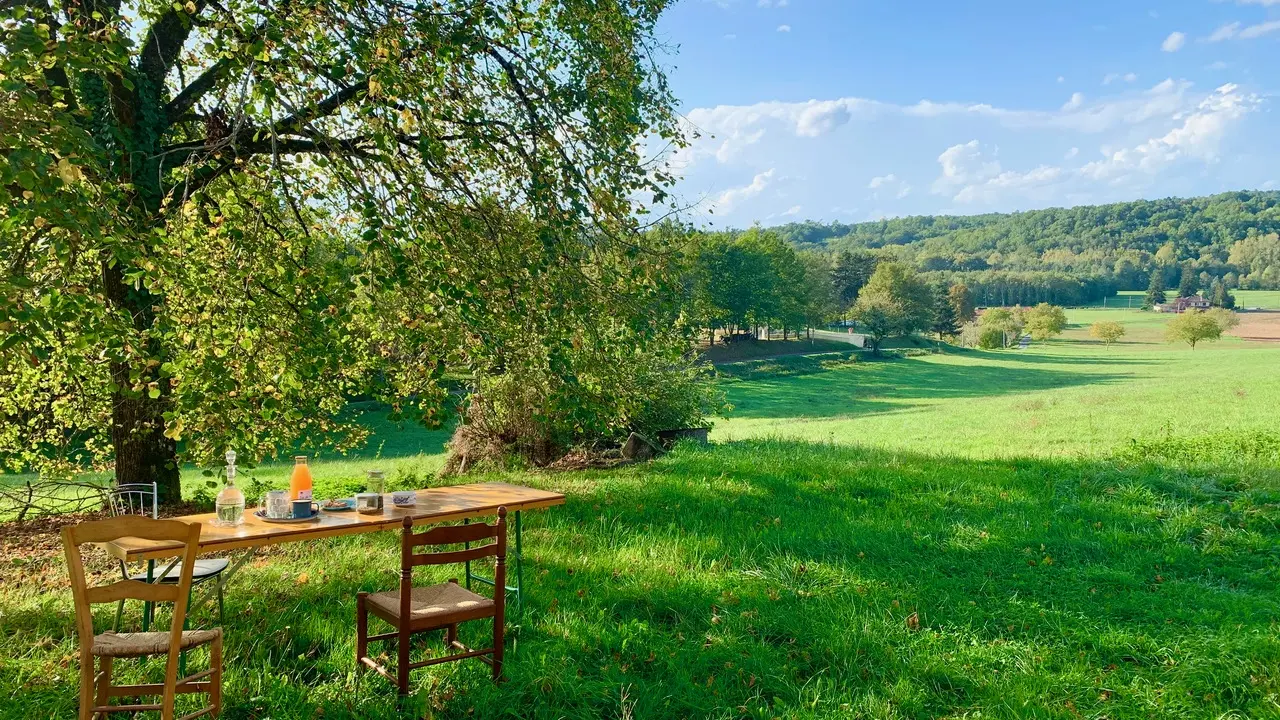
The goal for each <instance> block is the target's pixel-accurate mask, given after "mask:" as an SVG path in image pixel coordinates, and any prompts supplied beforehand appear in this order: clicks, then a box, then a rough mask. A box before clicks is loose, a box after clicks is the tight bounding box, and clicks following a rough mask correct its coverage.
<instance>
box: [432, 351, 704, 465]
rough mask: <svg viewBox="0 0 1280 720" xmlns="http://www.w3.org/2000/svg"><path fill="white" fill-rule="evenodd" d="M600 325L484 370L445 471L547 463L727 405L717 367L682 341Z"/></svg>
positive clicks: (698, 423)
mask: <svg viewBox="0 0 1280 720" xmlns="http://www.w3.org/2000/svg"><path fill="white" fill-rule="evenodd" d="M597 331H598V334H597V335H596V336H595V339H594V340H591V341H588V340H587V339H585V338H583V339H581V340H579V341H578V342H576V343H574V344H573V345H571V346H570V347H567V348H566V347H560V348H551V349H548V348H547V347H544V346H543V345H541V344H538V343H529V344H528V345H526V346H525V347H523V348H519V349H517V350H515V351H514V352H516V353H518V354H519V356H518V357H508V358H507V360H508V362H507V364H506V366H505V369H504V371H503V372H501V373H491V374H486V375H482V376H480V377H479V378H478V379H477V380H476V381H475V384H474V388H473V392H472V393H471V395H470V397H469V398H468V400H467V407H466V409H465V411H464V413H463V421H462V422H461V423H460V424H459V426H458V428H457V430H456V431H455V433H454V436H453V439H452V440H451V441H450V443H449V459H448V460H447V461H446V464H445V468H444V470H443V471H442V473H443V474H446V475H448V474H454V473H461V472H465V471H467V470H468V469H471V468H474V467H476V466H477V465H498V466H505V465H508V464H510V462H509V461H512V460H515V461H518V462H523V463H528V464H532V465H535V466H544V465H547V464H549V463H551V462H554V461H555V460H558V459H559V458H560V457H562V456H563V455H564V454H566V453H567V452H569V450H570V449H572V448H578V447H588V448H599V447H602V446H606V445H611V444H616V443H618V442H620V441H621V440H624V439H625V438H626V437H627V435H628V434H629V433H631V432H632V431H638V432H641V433H646V434H654V433H657V432H658V431H659V430H667V429H673V428H684V427H709V420H708V417H709V416H710V415H711V414H712V413H714V412H717V411H719V410H720V409H721V408H722V406H723V400H722V396H721V394H720V393H719V391H717V390H716V389H715V386H714V384H713V383H712V382H711V380H712V378H713V375H714V370H712V368H711V367H710V366H708V365H705V364H700V363H698V362H696V361H695V359H694V358H693V357H692V356H687V355H685V354H684V353H683V352H682V348H681V347H680V346H679V345H677V344H676V343H673V342H667V343H663V342H654V343H651V344H650V345H649V346H648V347H635V345H634V344H633V343H630V342H627V338H626V337H625V336H626V333H625V332H624V331H620V332H619V333H617V334H616V335H613V336H609V335H607V334H606V333H604V332H603V331H601V330H600V329H597Z"/></svg>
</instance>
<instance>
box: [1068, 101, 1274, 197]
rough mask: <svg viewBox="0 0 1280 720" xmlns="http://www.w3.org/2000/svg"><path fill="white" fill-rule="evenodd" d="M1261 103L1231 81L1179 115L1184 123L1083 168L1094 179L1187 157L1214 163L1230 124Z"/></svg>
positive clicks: (1157, 167) (1146, 169)
mask: <svg viewBox="0 0 1280 720" xmlns="http://www.w3.org/2000/svg"><path fill="white" fill-rule="evenodd" d="M1258 102H1259V98H1258V97H1257V96H1256V95H1252V94H1247V93H1243V92H1241V91H1240V88H1239V86H1237V85H1234V84H1231V83H1228V84H1226V85H1223V86H1222V87H1220V88H1218V89H1217V90H1215V91H1214V92H1213V93H1212V94H1211V95H1209V97H1207V98H1205V99H1204V100H1203V101H1201V102H1200V104H1199V105H1198V106H1197V107H1196V110H1195V111H1194V112H1192V113H1190V114H1188V115H1186V116H1183V117H1181V118H1179V119H1181V121H1182V124H1181V125H1180V126H1178V127H1174V128H1173V129H1171V130H1169V131H1168V132H1167V133H1165V134H1164V135H1162V136H1160V137H1153V138H1150V139H1149V140H1147V141H1146V142H1144V143H1142V144H1141V145H1138V146H1136V147H1132V148H1122V149H1120V150H1116V151H1114V152H1111V153H1109V154H1108V155H1107V157H1106V158H1105V159H1103V160H1095V161H1093V162H1091V163H1089V164H1087V165H1085V166H1084V167H1083V168H1081V169H1080V171H1081V172H1082V173H1084V174H1085V175H1086V176H1087V177H1089V178H1091V179H1094V180H1116V179H1120V178H1123V177H1125V176H1127V175H1129V174H1131V173H1134V172H1145V173H1154V172H1157V171H1159V170H1161V169H1163V168H1164V167H1166V166H1168V165H1170V164H1171V163H1173V162H1174V161H1177V160H1180V159H1183V158H1196V159H1199V160H1202V161H1205V162H1213V161H1214V160H1216V159H1217V150H1218V145H1219V144H1220V143H1221V141H1222V138H1223V136H1224V135H1225V134H1226V131H1227V128H1228V126H1229V125H1231V124H1232V123H1234V122H1235V121H1237V120H1239V119H1240V118H1242V117H1243V116H1244V115H1245V114H1247V113H1249V112H1251V111H1253V110H1254V109H1255V108H1256V107H1257V105H1258Z"/></svg>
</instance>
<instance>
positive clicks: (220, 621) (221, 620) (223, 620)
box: [214, 577, 227, 626]
mask: <svg viewBox="0 0 1280 720" xmlns="http://www.w3.org/2000/svg"><path fill="white" fill-rule="evenodd" d="M214 582H216V583H218V624H219V625H222V626H226V624H227V621H226V615H225V614H224V612H223V607H222V605H223V603H222V578H221V577H218V578H215V579H214Z"/></svg>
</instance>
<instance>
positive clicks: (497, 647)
mask: <svg viewBox="0 0 1280 720" xmlns="http://www.w3.org/2000/svg"><path fill="white" fill-rule="evenodd" d="M498 592H502V590H498ZM504 624H505V623H504V622H503V616H502V613H499V614H497V615H495V616H494V618H493V681H494V682H498V681H499V680H501V679H502V646H503V637H502V630H503V628H502V626H503V625H504Z"/></svg>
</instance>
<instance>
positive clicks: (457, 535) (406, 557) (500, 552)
mask: <svg viewBox="0 0 1280 720" xmlns="http://www.w3.org/2000/svg"><path fill="white" fill-rule="evenodd" d="M489 538H493V542H491V543H486V544H484V545H479V546H477V547H469V548H465V549H462V550H438V551H434V552H424V553H415V552H414V548H417V547H421V546H423V545H457V544H459V543H473V542H480V541H481V540H487V539H489ZM490 556H492V557H494V558H495V559H496V565H495V566H494V569H493V605H494V608H495V613H496V615H495V617H497V618H502V617H503V611H504V606H505V604H506V591H505V588H506V587H507V509H506V508H505V507H500V508H498V522H496V523H494V524H493V525H487V524H485V523H473V524H470V525H449V526H445V527H437V528H431V529H430V530H428V531H426V532H424V533H415V532H414V531H413V520H412V519H411V518H405V519H404V532H403V533H401V535H400V617H402V618H408V617H412V615H411V613H410V609H409V607H410V601H411V600H412V597H413V568H415V567H416V566H418V565H446V564H450V563H460V562H468V561H471V560H479V559H480V558H484V557H490ZM499 624H501V623H499ZM408 633H409V623H407V622H406V623H401V625H400V634H401V642H406V643H407V642H408Z"/></svg>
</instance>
